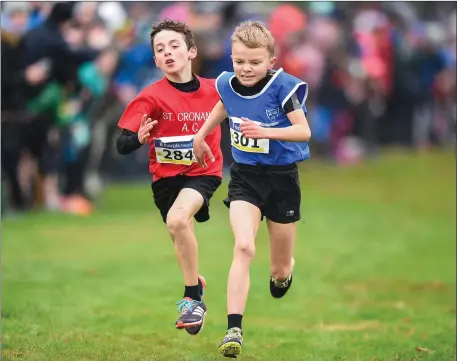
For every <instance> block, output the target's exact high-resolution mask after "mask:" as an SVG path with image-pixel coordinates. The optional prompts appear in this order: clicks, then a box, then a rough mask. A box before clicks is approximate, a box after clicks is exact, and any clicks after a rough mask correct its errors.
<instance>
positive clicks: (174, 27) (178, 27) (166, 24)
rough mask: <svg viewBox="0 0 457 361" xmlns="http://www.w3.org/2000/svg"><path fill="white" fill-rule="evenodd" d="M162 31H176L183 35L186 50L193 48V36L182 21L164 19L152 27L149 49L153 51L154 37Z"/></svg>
mask: <svg viewBox="0 0 457 361" xmlns="http://www.w3.org/2000/svg"><path fill="white" fill-rule="evenodd" d="M162 30H171V31H176V32H177V33H180V34H183V35H184V39H185V41H186V45H187V49H190V48H192V47H193V46H195V41H194V35H193V34H192V31H190V29H189V27H188V26H187V25H186V24H185V23H184V22H182V21H176V20H170V19H165V20H163V21H161V22H160V23H157V24H155V25H153V26H152V30H151V34H150V36H151V47H152V49H153V50H154V37H155V36H156V35H157V34H158V33H160V32H161V31H162Z"/></svg>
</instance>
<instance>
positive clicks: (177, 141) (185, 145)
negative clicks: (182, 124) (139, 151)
mask: <svg viewBox="0 0 457 361" xmlns="http://www.w3.org/2000/svg"><path fill="white" fill-rule="evenodd" d="M154 146H155V151H156V158H157V162H159V163H170V164H180V165H192V163H194V161H195V156H194V150H193V146H194V136H193V135H183V136H177V137H162V138H154Z"/></svg>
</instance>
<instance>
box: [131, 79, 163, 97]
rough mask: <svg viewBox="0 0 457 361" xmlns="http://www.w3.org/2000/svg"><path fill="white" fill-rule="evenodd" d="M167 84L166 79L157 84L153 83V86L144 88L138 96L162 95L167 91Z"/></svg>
mask: <svg viewBox="0 0 457 361" xmlns="http://www.w3.org/2000/svg"><path fill="white" fill-rule="evenodd" d="M167 85H168V84H167V83H166V79H165V78H163V79H160V80H158V81H156V82H155V83H152V84H151V85H148V86H147V87H145V88H143V89H142V90H141V91H140V92H139V93H138V96H141V97H151V96H152V97H154V96H157V95H160V94H162V93H163V92H164V91H166V89H167Z"/></svg>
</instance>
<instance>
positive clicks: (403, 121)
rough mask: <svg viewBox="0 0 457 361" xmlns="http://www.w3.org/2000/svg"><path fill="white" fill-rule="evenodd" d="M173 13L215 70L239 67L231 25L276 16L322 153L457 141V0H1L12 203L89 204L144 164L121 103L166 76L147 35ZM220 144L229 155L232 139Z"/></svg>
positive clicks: (210, 71)
mask: <svg viewBox="0 0 457 361" xmlns="http://www.w3.org/2000/svg"><path fill="white" fill-rule="evenodd" d="M164 18H173V19H178V20H183V21H186V22H187V23H188V24H189V26H190V27H191V29H192V30H193V31H194V34H195V39H196V43H197V47H198V56H197V59H196V60H195V61H194V62H193V67H194V69H193V70H194V72H196V73H197V74H199V75H201V76H204V77H213V78H215V77H217V76H218V75H219V74H220V73H221V72H222V71H225V70H228V71H231V70H232V62H231V58H230V54H231V39H230V37H231V34H232V32H233V29H234V27H235V26H236V25H237V24H238V23H239V22H241V21H243V20H247V19H252V20H261V21H264V22H265V23H267V25H268V26H269V27H270V29H271V31H272V33H273V35H274V36H275V38H276V51H277V57H278V61H277V67H283V68H284V70H286V71H287V72H289V73H291V74H293V75H295V76H297V77H299V78H301V79H303V80H304V81H306V82H307V83H308V84H309V88H310V91H309V94H308V100H307V108H308V119H309V121H310V124H311V128H312V131H313V137H312V140H311V141H312V148H311V149H312V150H313V156H314V157H327V158H329V159H332V160H334V161H336V162H339V163H342V164H347V163H349V164H351V163H354V162H360V161H362V160H363V159H364V157H366V156H373V155H376V154H377V151H378V149H379V148H380V147H383V146H385V145H390V144H394V145H404V146H408V147H413V148H414V149H420V150H424V149H428V148H429V147H431V146H455V131H456V117H457V107H456V100H455V97H456V7H455V4H453V3H443V2H428V3H409V2H361V3H345V2H332V1H323V2H307V3H304V2H297V3H283V2H243V3H240V2H194V3H192V2H191V3H188V2H116V1H109V2H88V1H84V2H57V3H53V2H3V3H2V15H1V21H2V33H1V35H2V38H1V41H2V43H1V44H2V95H1V97H2V170H3V172H2V174H3V177H2V181H4V182H6V185H7V189H8V192H7V193H8V196H9V197H8V198H9V199H8V201H9V204H10V208H15V209H29V208H31V207H33V206H40V205H41V206H44V207H45V208H46V209H49V210H56V211H62V212H70V213H75V214H82V215H87V214H90V212H91V211H92V209H93V201H94V200H95V197H96V194H97V190H98V189H100V185H101V184H103V179H106V178H108V177H121V176H124V177H125V176H129V175H132V176H133V175H135V174H144V175H145V176H146V174H147V164H146V163H147V157H146V156H145V154H144V153H143V152H142V151H140V152H138V153H136V154H133V155H132V156H131V157H123V158H118V157H117V155H116V154H115V152H113V149H114V147H113V144H112V141H113V139H115V138H116V137H117V132H118V129H117V127H116V123H117V120H118V118H119V116H120V115H121V113H122V111H123V109H124V108H125V106H126V104H127V103H128V102H129V101H130V100H131V99H133V97H134V96H135V95H136V94H137V93H138V92H139V91H140V90H141V89H142V88H144V87H145V86H147V85H149V84H151V83H152V82H153V81H155V80H157V79H158V78H159V77H162V74H161V73H160V72H159V71H158V70H157V68H156V67H155V64H154V59H153V56H154V54H152V52H151V49H150V44H149V35H148V33H149V31H150V27H151V24H152V23H153V22H155V21H157V20H163V19H164ZM223 131H224V132H226V131H227V129H225V128H223ZM222 146H223V151H224V156H225V161H226V163H227V164H228V163H230V161H231V156H230V146H229V143H228V141H227V139H224V140H223V143H222ZM145 152H146V150H145ZM113 153H114V154H113Z"/></svg>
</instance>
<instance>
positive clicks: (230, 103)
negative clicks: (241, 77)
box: [216, 69, 310, 165]
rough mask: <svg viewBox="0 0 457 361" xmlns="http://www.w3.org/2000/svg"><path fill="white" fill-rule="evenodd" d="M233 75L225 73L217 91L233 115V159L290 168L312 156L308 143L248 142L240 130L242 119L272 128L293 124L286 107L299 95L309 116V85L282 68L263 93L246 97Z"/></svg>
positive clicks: (220, 79) (231, 120) (246, 162)
mask: <svg viewBox="0 0 457 361" xmlns="http://www.w3.org/2000/svg"><path fill="white" fill-rule="evenodd" d="M233 77H235V74H234V73H233V72H223V73H222V74H221V75H219V76H218V78H217V79H216V88H217V91H218V92H219V95H220V97H221V99H222V101H223V103H224V105H225V109H226V110H227V113H228V115H229V124H230V136H231V144H232V155H233V159H234V160H235V162H237V163H241V164H248V165H256V164H262V165H286V164H293V163H296V162H300V161H303V160H305V159H308V158H309V157H310V154H309V145H308V142H284V141H280V140H272V139H247V138H244V137H243V136H242V134H241V131H240V124H241V122H242V120H241V119H240V118H241V117H244V118H248V119H250V120H253V121H256V122H259V123H261V125H262V126H266V127H271V128H285V127H288V126H290V125H291V123H290V121H289V119H288V118H287V115H286V114H285V113H284V110H283V107H284V104H285V103H286V102H287V100H289V98H290V97H291V96H292V95H293V94H294V93H295V94H297V97H298V100H299V102H300V103H301V105H302V108H303V110H304V112H305V113H306V106H305V101H306V97H307V95H308V84H306V83H305V82H303V81H301V80H300V79H298V78H295V77H294V76H292V75H290V74H287V73H286V72H284V71H283V70H282V69H279V70H278V71H276V72H275V73H274V75H273V77H272V78H271V80H270V81H269V82H268V83H267V84H266V85H265V87H264V88H263V89H262V91H261V92H260V93H259V94H256V95H253V96H242V95H240V94H238V93H236V92H235V90H234V89H233V88H232V85H231V83H230V82H231V80H232V78H233Z"/></svg>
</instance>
